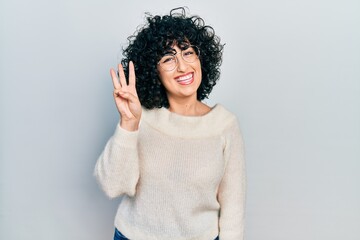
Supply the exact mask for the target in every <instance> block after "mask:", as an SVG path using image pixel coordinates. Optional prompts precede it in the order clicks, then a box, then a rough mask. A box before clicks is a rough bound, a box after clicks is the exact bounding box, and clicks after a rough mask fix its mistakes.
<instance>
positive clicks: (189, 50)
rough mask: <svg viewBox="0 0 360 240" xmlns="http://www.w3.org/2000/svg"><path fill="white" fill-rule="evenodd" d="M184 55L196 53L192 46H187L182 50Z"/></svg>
mask: <svg viewBox="0 0 360 240" xmlns="http://www.w3.org/2000/svg"><path fill="white" fill-rule="evenodd" d="M183 54H184V56H191V55H194V54H196V53H195V50H194V49H193V48H188V49H186V50H184V51H183Z"/></svg>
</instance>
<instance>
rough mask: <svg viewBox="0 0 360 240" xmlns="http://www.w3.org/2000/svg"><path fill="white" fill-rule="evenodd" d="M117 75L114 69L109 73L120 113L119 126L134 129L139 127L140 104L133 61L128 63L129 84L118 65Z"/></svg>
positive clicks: (120, 66) (129, 129)
mask: <svg viewBox="0 0 360 240" xmlns="http://www.w3.org/2000/svg"><path fill="white" fill-rule="evenodd" d="M118 71H119V77H118V76H117V74H116V73H115V70H114V69H112V68H111V69H110V75H111V78H112V82H113V84H114V93H113V95H114V99H115V104H116V107H117V109H118V111H119V113H120V116H121V117H120V126H121V127H122V128H124V129H126V130H128V131H135V130H137V129H138V127H139V122H140V118H141V112H142V109H141V104H140V101H139V98H138V95H137V92H136V87H135V81H136V80H135V69H134V64H133V62H131V61H130V63H129V84H127V83H126V78H125V74H124V69H123V67H122V65H121V64H119V65H118Z"/></svg>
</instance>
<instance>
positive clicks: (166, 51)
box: [163, 48, 177, 55]
mask: <svg viewBox="0 0 360 240" xmlns="http://www.w3.org/2000/svg"><path fill="white" fill-rule="evenodd" d="M176 53H177V52H176V50H175V49H173V48H169V49H166V50H164V52H163V55H166V54H176Z"/></svg>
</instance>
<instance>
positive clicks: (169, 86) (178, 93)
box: [157, 45, 201, 101]
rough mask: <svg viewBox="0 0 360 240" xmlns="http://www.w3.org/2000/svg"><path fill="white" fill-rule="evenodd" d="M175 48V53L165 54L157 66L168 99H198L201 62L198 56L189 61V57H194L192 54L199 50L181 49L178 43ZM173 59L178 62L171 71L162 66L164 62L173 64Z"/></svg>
mask: <svg viewBox="0 0 360 240" xmlns="http://www.w3.org/2000/svg"><path fill="white" fill-rule="evenodd" d="M195 48H196V47H195ZM173 50H174V53H175V55H173V54H172V55H166V56H164V57H163V58H161V60H160V62H159V64H158V66H157V69H158V72H159V77H160V80H161V83H162V84H163V85H164V87H165V89H166V93H167V96H168V99H169V101H171V100H173V99H179V100H181V99H186V98H194V99H195V100H196V99H197V98H196V97H197V89H198V88H199V86H200V83H201V64H200V60H199V58H197V57H196V59H195V60H194V61H190V62H189V59H191V58H192V56H191V54H195V55H196V54H197V52H196V51H194V49H192V48H189V49H185V50H183V51H181V49H180V48H179V47H178V46H177V45H174V46H173ZM175 58H176V59H175ZM184 59H185V60H187V61H185V60H184ZM191 60H192V59H191ZM171 61H176V63H177V64H176V66H175V68H174V69H173V70H170V71H169V69H166V68H165V69H164V67H162V66H163V65H164V64H170V65H171ZM160 64H161V65H160ZM173 64H174V63H173ZM170 69H171V68H170Z"/></svg>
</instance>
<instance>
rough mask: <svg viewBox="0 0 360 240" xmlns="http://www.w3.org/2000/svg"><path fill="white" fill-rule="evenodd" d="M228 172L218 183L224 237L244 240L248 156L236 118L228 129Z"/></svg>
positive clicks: (228, 239)
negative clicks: (246, 157) (246, 162)
mask: <svg viewBox="0 0 360 240" xmlns="http://www.w3.org/2000/svg"><path fill="white" fill-rule="evenodd" d="M224 159H225V164H226V166H225V173H224V176H223V179H222V181H221V183H220V186H219V191H218V200H219V203H220V219H219V228H220V236H219V238H220V239H221V240H243V239H244V217H245V216H244V215H245V192H246V176H245V159H244V144H243V140H242V137H241V134H240V130H239V127H238V124H237V122H236V121H234V124H233V125H232V127H231V129H229V131H228V133H227V138H226V146H225V150H224Z"/></svg>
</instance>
